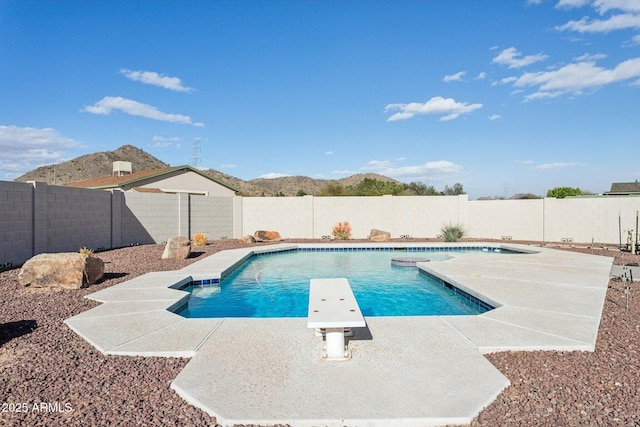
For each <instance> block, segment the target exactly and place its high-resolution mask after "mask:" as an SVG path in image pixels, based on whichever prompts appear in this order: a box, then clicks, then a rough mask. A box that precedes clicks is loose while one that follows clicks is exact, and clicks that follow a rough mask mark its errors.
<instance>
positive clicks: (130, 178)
mask: <svg viewBox="0 0 640 427" xmlns="http://www.w3.org/2000/svg"><path fill="white" fill-rule="evenodd" d="M114 172H115V165H114ZM67 186H68V187H76V188H91V189H96V190H113V189H120V190H122V191H138V192H147V193H168V194H175V193H187V194H196V195H203V196H217V197H220V196H223V197H224V196H229V197H230V196H234V195H236V193H237V192H238V191H240V190H238V189H236V188H234V187H232V186H230V185H229V184H226V183H224V182H222V181H219V180H217V179H216V178H214V177H212V176H209V175H207V174H204V173H202V172H200V171H199V170H197V169H195V168H193V167H191V166H176V167H168V168H162V169H153V170H146V171H139V172H134V173H130V174H124V175H120V174H117V175H115V176H112V175H107V176H102V177H99V178H92V179H87V180H84V181H78V182H73V183H70V184H67Z"/></svg>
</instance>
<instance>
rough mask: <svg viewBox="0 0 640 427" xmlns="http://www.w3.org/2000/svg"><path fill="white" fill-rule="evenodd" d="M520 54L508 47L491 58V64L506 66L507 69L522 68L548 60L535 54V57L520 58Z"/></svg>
mask: <svg viewBox="0 0 640 427" xmlns="http://www.w3.org/2000/svg"><path fill="white" fill-rule="evenodd" d="M521 55H522V54H521V53H520V52H518V50H517V49H516V48H515V47H508V48H506V49H505V50H503V51H502V52H500V53H499V54H498V56H496V57H495V58H493V60H492V61H493V62H495V63H496V64H500V65H506V66H508V67H509V68H522V67H526V66H527V65H531V64H535V63H536V62H540V61H544V60H545V59H547V58H548V56H547V55H544V54H542V53H537V54H535V55H527V56H522V57H521Z"/></svg>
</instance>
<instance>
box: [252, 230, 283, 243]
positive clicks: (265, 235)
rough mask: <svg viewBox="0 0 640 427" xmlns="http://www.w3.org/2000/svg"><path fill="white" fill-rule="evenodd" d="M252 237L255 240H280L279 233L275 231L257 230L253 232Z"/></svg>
mask: <svg viewBox="0 0 640 427" xmlns="http://www.w3.org/2000/svg"><path fill="white" fill-rule="evenodd" d="M253 237H254V239H256V242H280V241H281V240H282V237H280V233H278V232H277V231H265V230H258V231H256V232H255V233H253Z"/></svg>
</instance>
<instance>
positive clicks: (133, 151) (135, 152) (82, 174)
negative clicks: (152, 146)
mask: <svg viewBox="0 0 640 427" xmlns="http://www.w3.org/2000/svg"><path fill="white" fill-rule="evenodd" d="M117 161H123V162H131V168H132V172H138V171H143V170H150V169H160V168H166V167H168V166H169V165H168V164H166V163H164V162H162V161H160V160H158V159H157V158H155V157H154V156H152V155H151V154H149V153H145V152H144V151H142V150H141V149H139V148H136V147H134V146H132V145H123V146H122V147H120V148H118V149H117V150H115V151H105V152H99V153H94V154H86V155H84V156H80V157H76V158H75V159H73V160H69V161H66V162H63V163H58V164H56V165H50V166H40V167H39V168H37V169H34V170H32V171H30V172H27V173H25V174H24V175H22V176H20V177H18V178H16V179H15V181H17V182H27V181H40V182H46V183H47V184H57V185H65V184H69V183H71V182H76V181H83V180H85V179H91V178H98V177H101V176H105V175H111V174H112V173H113V162H117Z"/></svg>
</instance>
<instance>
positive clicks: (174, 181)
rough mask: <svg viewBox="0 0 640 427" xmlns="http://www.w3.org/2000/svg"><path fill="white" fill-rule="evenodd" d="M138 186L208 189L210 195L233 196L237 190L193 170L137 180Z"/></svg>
mask: <svg viewBox="0 0 640 427" xmlns="http://www.w3.org/2000/svg"><path fill="white" fill-rule="evenodd" d="M135 186H136V187H143V188H160V189H162V190H164V191H166V192H190V191H192V192H200V191H206V192H207V193H208V194H207V195H208V196H213V197H232V196H234V195H235V191H233V190H231V189H229V188H227V187H225V186H223V185H221V184H218V183H216V182H214V181H211V180H210V179H207V178H205V177H203V176H201V175H198V174H197V173H195V172H192V171H187V172H185V171H175V172H174V173H173V174H167V175H166V176H163V178H162V179H157V178H152V179H149V180H143V181H141V182H136V184H135Z"/></svg>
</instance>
